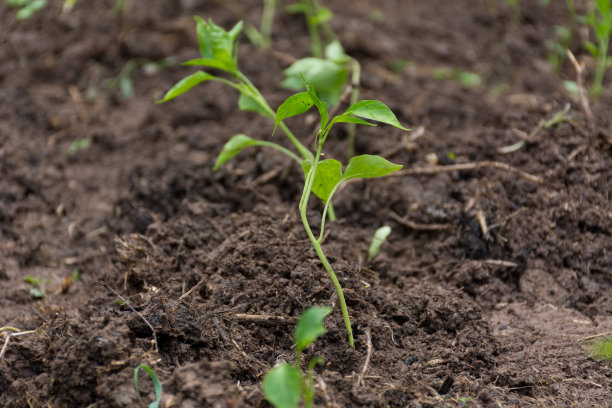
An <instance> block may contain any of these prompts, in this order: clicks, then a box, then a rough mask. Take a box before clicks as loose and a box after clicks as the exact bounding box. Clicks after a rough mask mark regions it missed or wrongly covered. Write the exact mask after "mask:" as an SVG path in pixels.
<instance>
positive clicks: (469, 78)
mask: <svg viewBox="0 0 612 408" xmlns="http://www.w3.org/2000/svg"><path fill="white" fill-rule="evenodd" d="M432 76H433V78H434V79H437V80H438V81H444V80H455V81H458V82H459V83H461V85H463V86H465V87H468V88H473V87H477V86H480V85H482V84H483V82H484V81H483V80H482V77H481V76H480V75H478V74H477V73H475V72H469V71H462V70H460V69H448V68H436V69H434V70H433V72H432Z"/></svg>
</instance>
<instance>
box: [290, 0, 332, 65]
mask: <svg viewBox="0 0 612 408" xmlns="http://www.w3.org/2000/svg"><path fill="white" fill-rule="evenodd" d="M287 11H288V12H289V13H302V14H304V17H306V25H307V26H308V35H309V36H310V48H311V52H312V55H313V56H315V57H318V58H321V57H323V43H322V41H321V32H320V31H321V30H322V31H324V32H325V34H326V35H327V37H328V38H329V39H330V41H331V40H334V39H336V35H335V34H334V32H333V31H332V29H331V27H330V26H329V24H328V23H329V21H330V20H331V19H332V18H333V16H334V15H333V13H332V12H331V10H330V9H328V8H327V7H322V6H321V5H320V4H319V2H318V1H317V0H300V1H299V2H297V3H295V4H292V5H290V6H288V7H287Z"/></svg>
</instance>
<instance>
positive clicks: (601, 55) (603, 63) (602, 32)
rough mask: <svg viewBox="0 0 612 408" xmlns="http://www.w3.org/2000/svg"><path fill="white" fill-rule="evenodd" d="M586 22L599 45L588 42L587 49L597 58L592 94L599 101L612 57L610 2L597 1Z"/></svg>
mask: <svg viewBox="0 0 612 408" xmlns="http://www.w3.org/2000/svg"><path fill="white" fill-rule="evenodd" d="M584 21H586V23H587V24H588V25H589V26H591V28H592V29H593V31H594V32H595V38H597V44H594V43H592V42H589V41H587V42H586V43H585V47H586V49H587V50H588V51H589V52H590V53H591V54H592V55H593V57H594V58H596V60H597V63H596V66H595V77H594V78H593V86H592V87H591V94H592V96H593V99H595V100H596V101H597V99H599V96H600V95H601V92H602V91H603V86H602V84H603V78H604V74H605V72H606V69H608V68H609V67H610V66H612V57H609V56H608V46H609V45H610V34H612V4H611V3H610V0H596V1H595V3H594V5H593V7H592V9H591V11H590V12H589V14H588V15H587V16H586V17H585V18H584Z"/></svg>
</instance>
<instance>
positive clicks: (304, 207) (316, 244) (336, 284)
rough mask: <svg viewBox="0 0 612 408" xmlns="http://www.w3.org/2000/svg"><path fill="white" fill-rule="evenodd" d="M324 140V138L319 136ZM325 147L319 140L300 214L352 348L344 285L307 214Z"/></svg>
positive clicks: (352, 341)
mask: <svg viewBox="0 0 612 408" xmlns="http://www.w3.org/2000/svg"><path fill="white" fill-rule="evenodd" d="M319 139H320V140H323V138H319ZM322 148H323V142H319V147H318V148H317V153H316V155H315V158H314V162H313V164H312V168H311V169H310V171H309V172H308V175H307V176H306V181H305V183H304V191H303V192H302V198H301V200H300V206H299V208H300V216H301V218H302V224H304V229H305V230H306V234H308V238H309V239H310V242H311V243H312V246H313V247H314V250H315V252H316V253H317V256H318V257H319V260H320V261H321V263H322V264H323V267H324V268H325V270H326V271H327V274H328V275H329V278H330V279H331V281H332V284H333V285H334V289H335V290H336V294H337V295H338V300H339V302H340V308H341V309H342V317H343V319H344V325H345V326H346V331H347V332H348V341H349V344H350V345H351V347H352V348H355V341H354V340H353V329H352V328H351V320H350V318H349V314H348V309H347V307H346V301H345V300H344V293H342V286H340V282H339V281H338V278H337V277H336V274H335V273H334V271H333V269H332V267H331V265H330V264H329V262H328V261H327V258H326V257H325V254H324V253H323V250H322V249H321V244H319V242H318V241H317V239H316V238H315V236H314V234H313V233H312V229H311V228H310V224H308V217H307V215H306V211H307V209H308V199H309V198H310V192H311V191H312V185H313V183H314V178H315V177H314V176H315V174H316V170H317V165H318V164H319V158H320V157H321V150H322Z"/></svg>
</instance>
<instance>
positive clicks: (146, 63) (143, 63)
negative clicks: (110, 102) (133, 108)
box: [107, 57, 174, 99]
mask: <svg viewBox="0 0 612 408" xmlns="http://www.w3.org/2000/svg"><path fill="white" fill-rule="evenodd" d="M173 64H174V59H173V58H171V57H168V58H163V59H161V60H159V61H151V60H149V59H146V58H133V59H131V60H129V61H128V62H126V63H125V65H124V66H123V68H122V69H121V72H119V75H117V76H116V77H115V78H113V79H111V80H110V81H108V82H107V83H108V85H107V86H108V88H109V89H116V88H118V89H119V92H120V93H121V96H122V97H123V98H125V99H130V98H132V97H133V96H134V83H133V81H132V77H133V76H134V73H135V72H136V70H137V69H139V68H140V69H141V70H142V72H144V73H145V75H153V74H156V73H157V72H159V71H160V70H162V69H164V68H166V67H169V66H171V65H173Z"/></svg>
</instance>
